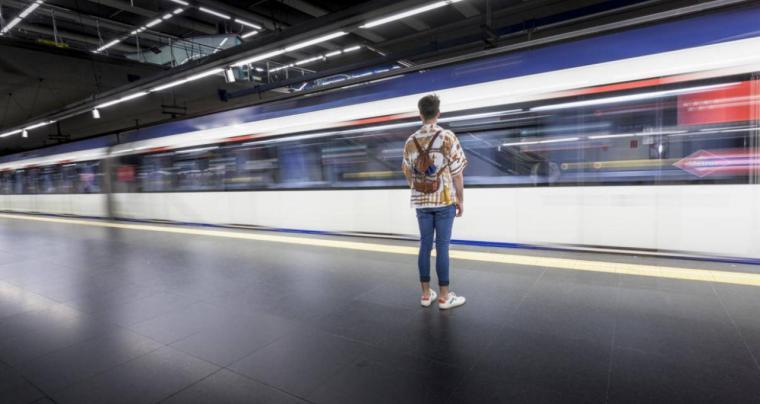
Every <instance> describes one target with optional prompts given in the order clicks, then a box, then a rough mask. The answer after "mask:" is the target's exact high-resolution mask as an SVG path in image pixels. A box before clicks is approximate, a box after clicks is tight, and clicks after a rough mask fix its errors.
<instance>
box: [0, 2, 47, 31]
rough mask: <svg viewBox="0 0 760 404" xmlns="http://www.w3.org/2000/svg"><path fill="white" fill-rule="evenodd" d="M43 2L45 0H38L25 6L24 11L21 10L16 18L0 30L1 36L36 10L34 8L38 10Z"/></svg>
mask: <svg viewBox="0 0 760 404" xmlns="http://www.w3.org/2000/svg"><path fill="white" fill-rule="evenodd" d="M43 2H44V1H43V0H37V1H35V2H34V3H32V4H31V5H29V7H27V8H25V9H24V11H22V12H21V14H19V15H18V16H17V17H16V18H14V19H13V20H11V22H9V23H8V25H6V26H5V27H3V29H2V30H0V36H3V35H5V34H6V33H7V32H8V31H10V30H12V29H13V27H15V26H16V25H18V23H20V22H21V21H22V20H23V19H24V18H26V17H27V16H28V15H29V14H31V13H32V12H34V10H36V9H37V7H39V6H40V5H41V4H42V3H43Z"/></svg>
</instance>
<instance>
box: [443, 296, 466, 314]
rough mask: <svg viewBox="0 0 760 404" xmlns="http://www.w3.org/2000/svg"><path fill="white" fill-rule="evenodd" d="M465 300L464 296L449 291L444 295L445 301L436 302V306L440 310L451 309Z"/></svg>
mask: <svg viewBox="0 0 760 404" xmlns="http://www.w3.org/2000/svg"><path fill="white" fill-rule="evenodd" d="M466 301H467V299H465V298H464V296H457V295H456V294H455V293H454V292H449V295H448V296H447V297H446V302H444V303H441V302H438V308H439V309H441V310H448V309H453V308H454V307H459V306H461V305H463V304H464V302H466Z"/></svg>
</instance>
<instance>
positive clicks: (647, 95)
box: [530, 83, 738, 111]
mask: <svg viewBox="0 0 760 404" xmlns="http://www.w3.org/2000/svg"><path fill="white" fill-rule="evenodd" d="M736 84H738V83H726V84H715V85H710V86H700V87H690V88H682V89H675V90H665V91H655V92H651V93H641V94H630V95H620V96H617V97H608V98H601V99H595V100H584V101H573V102H565V103H561V104H554V105H543V106H540V107H534V108H531V109H530V110H531V111H553V110H557V109H565V108H576V107H589V106H594V105H602V104H612V103H618V102H629V101H638V100H645V99H649V98H659V97H667V96H670V95H678V94H685V93H693V92H697V91H704V90H712V89H715V88H721V87H730V86H734V85H736Z"/></svg>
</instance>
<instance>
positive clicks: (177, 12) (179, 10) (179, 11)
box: [173, 8, 185, 15]
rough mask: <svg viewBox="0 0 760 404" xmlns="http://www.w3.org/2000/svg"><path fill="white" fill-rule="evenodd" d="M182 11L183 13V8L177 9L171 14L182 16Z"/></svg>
mask: <svg viewBox="0 0 760 404" xmlns="http://www.w3.org/2000/svg"><path fill="white" fill-rule="evenodd" d="M184 11H185V9H184V8H178V9H176V10H174V11H173V13H174V15H177V14H182V12H184Z"/></svg>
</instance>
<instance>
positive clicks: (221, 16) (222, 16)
mask: <svg viewBox="0 0 760 404" xmlns="http://www.w3.org/2000/svg"><path fill="white" fill-rule="evenodd" d="M198 10H200V11H201V12H204V13H206V14H211V15H214V16H217V17H219V18H224V19H225V20H229V19H230V18H232V17H230V16H229V15H227V14H222V13H220V12H218V11H214V10H211V9H208V8H206V7H198Z"/></svg>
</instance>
